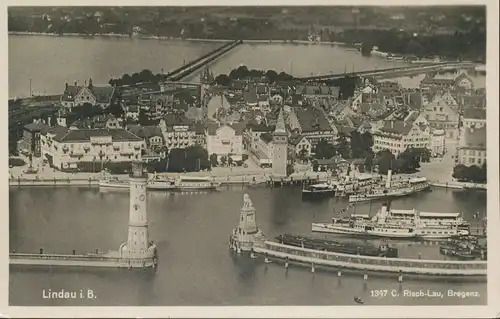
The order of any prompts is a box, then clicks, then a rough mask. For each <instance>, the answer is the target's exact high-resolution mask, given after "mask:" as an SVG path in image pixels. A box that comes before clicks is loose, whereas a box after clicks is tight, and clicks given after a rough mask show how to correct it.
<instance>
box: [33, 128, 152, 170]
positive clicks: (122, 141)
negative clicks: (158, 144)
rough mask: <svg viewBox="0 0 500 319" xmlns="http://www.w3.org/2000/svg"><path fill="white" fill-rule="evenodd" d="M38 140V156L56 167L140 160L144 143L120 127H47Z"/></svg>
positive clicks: (75, 166)
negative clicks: (39, 145) (48, 128)
mask: <svg viewBox="0 0 500 319" xmlns="http://www.w3.org/2000/svg"><path fill="white" fill-rule="evenodd" d="M40 144H41V153H42V156H43V157H45V158H47V160H48V161H49V164H51V166H53V167H55V168H58V169H76V168H78V167H79V166H80V165H82V164H83V163H96V162H98V163H122V162H132V161H141V160H142V156H141V154H142V153H141V150H142V148H143V147H144V141H143V140H142V139H141V138H140V137H138V136H136V135H134V134H132V133H130V132H128V131H125V130H123V129H83V130H68V129H57V130H48V131H47V132H45V133H44V134H43V135H41V136H40Z"/></svg>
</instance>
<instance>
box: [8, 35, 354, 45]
mask: <svg viewBox="0 0 500 319" xmlns="http://www.w3.org/2000/svg"><path fill="white" fill-rule="evenodd" d="M8 35H18V36H23V35H33V36H49V37H76V38H87V39H91V38H130V39H141V40H166V41H187V42H222V43H224V42H231V41H234V40H231V39H202V38H179V37H164V36H154V35H133V36H129V35H128V34H120V33H102V34H96V35H88V34H80V33H64V34H57V33H48V32H30V31H8ZM242 41H243V42H244V43H245V42H246V43H257V44H259V43H260V44H270V43H271V44H272V43H279V44H283V43H286V44H320V45H334V46H345V47H351V46H350V45H349V44H347V43H344V42H337V41H333V42H330V41H318V42H310V41H306V40H293V41H292V40H279V39H276V40H264V39H253V40H242Z"/></svg>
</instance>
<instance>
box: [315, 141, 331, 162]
mask: <svg viewBox="0 0 500 319" xmlns="http://www.w3.org/2000/svg"><path fill="white" fill-rule="evenodd" d="M314 153H315V158H317V159H328V158H332V157H334V156H335V147H334V146H333V144H331V143H329V142H328V141H327V140H325V139H321V140H320V141H319V142H318V144H316V148H315V150H314Z"/></svg>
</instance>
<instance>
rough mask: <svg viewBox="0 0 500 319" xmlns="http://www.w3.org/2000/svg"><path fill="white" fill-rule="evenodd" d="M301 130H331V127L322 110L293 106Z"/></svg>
mask: <svg viewBox="0 0 500 319" xmlns="http://www.w3.org/2000/svg"><path fill="white" fill-rule="evenodd" d="M293 111H294V112H295V114H296V115H297V120H298V121H299V124H300V127H301V130H302V132H315V131H331V130H332V127H331V125H330V123H329V122H328V119H327V118H326V116H325V114H324V113H323V111H321V110H319V109H316V108H313V107H294V108H293Z"/></svg>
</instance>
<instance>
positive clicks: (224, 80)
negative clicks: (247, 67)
mask: <svg viewBox="0 0 500 319" xmlns="http://www.w3.org/2000/svg"><path fill="white" fill-rule="evenodd" d="M215 83H217V84H218V85H222V86H229V85H230V84H231V79H230V78H229V76H227V75H226V74H219V75H217V77H216V78H215Z"/></svg>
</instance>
